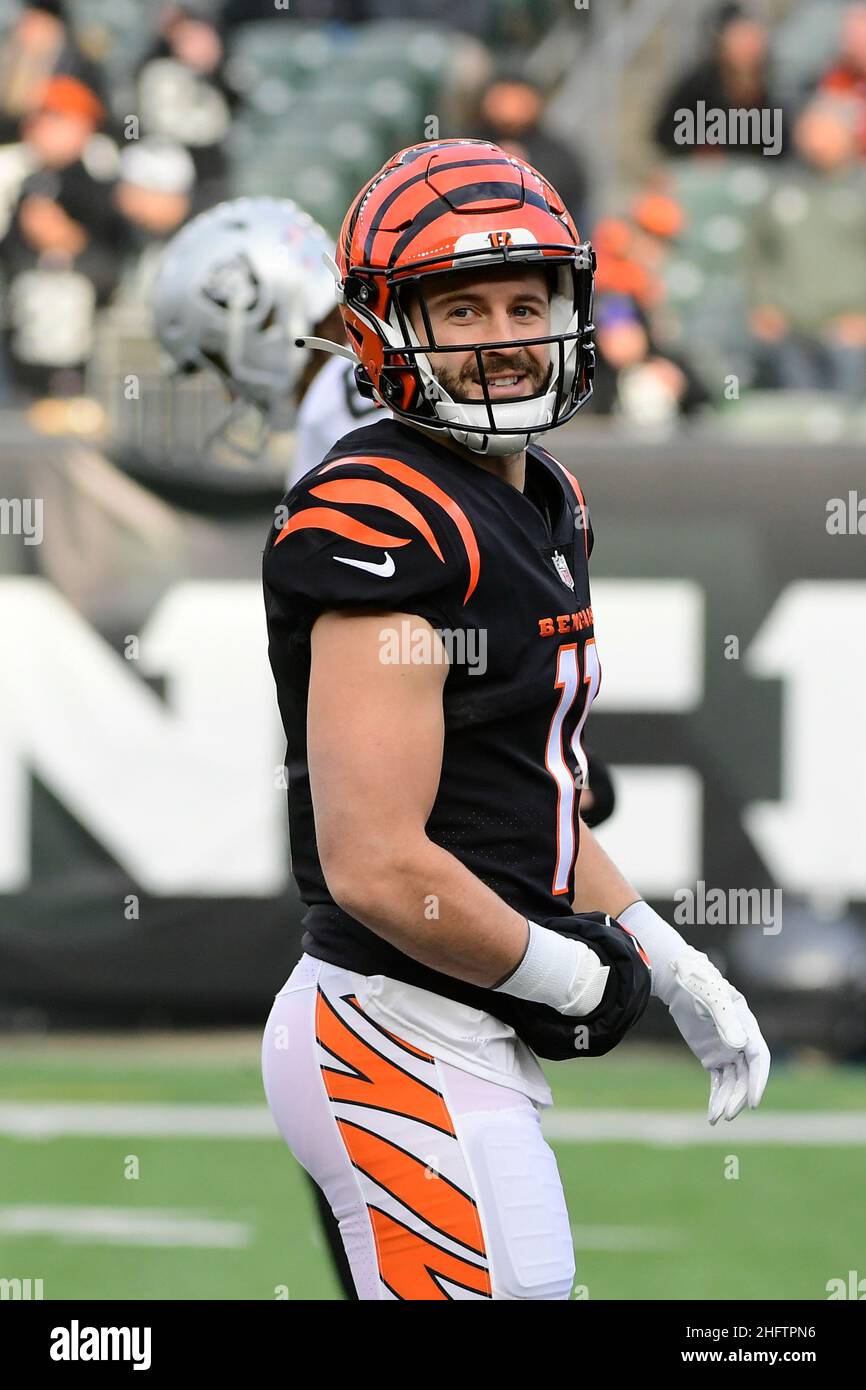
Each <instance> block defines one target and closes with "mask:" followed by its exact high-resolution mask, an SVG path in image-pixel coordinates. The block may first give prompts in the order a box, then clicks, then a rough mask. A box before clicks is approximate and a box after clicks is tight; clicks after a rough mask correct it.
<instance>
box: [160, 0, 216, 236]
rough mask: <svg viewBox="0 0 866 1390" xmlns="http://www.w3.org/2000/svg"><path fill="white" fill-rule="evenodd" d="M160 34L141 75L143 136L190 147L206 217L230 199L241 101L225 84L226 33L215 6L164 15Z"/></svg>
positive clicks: (174, 9)
mask: <svg viewBox="0 0 866 1390" xmlns="http://www.w3.org/2000/svg"><path fill="white" fill-rule="evenodd" d="M160 32H161V35H162V37H161V38H160V39H159V41H158V42H157V44H156V45H155V47H154V48H153V49H152V51H151V52H150V53H149V54H148V56H147V57H146V58H145V59H144V61H143V62H142V64H141V66H140V67H139V70H138V77H137V106H138V113H139V116H140V118H141V134H142V136H144V137H150V136H159V137H161V138H162V139H164V140H170V141H172V142H173V143H174V144H178V145H184V146H186V148H187V149H188V150H189V152H190V154H191V156H192V159H193V162H194V164H195V172H196V197H195V210H196V211H201V210H202V209H203V208H206V207H210V206H211V205H212V204H213V203H216V202H219V201H220V200H221V199H223V198H225V197H227V196H228V194H229V186H228V170H229V164H228V156H227V153H226V148H225V140H226V136H227V135H228V132H229V127H230V125H231V118H232V109H233V105H234V103H235V101H236V97H235V95H234V93H233V92H232V91H231V89H230V87H229V86H228V84H227V82H226V80H225V71H224V70H225V45H224V42H223V31H222V28H221V26H220V25H219V24H218V23H217V22H216V21H215V20H214V17H213V14H212V12H211V7H210V6H208V5H206V4H204V5H195V4H184V5H170V6H168V7H167V8H166V9H164V10H163V11H162V14H161V15H160Z"/></svg>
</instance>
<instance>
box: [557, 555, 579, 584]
mask: <svg viewBox="0 0 866 1390" xmlns="http://www.w3.org/2000/svg"><path fill="white" fill-rule="evenodd" d="M553 563H554V564H555V566H556V572H557V574H558V575H559V577H560V579H561V580H562V582H563V584H567V585H568V587H569V589H573V588H574V580H573V579H572V577H571V570H570V569H569V568H568V561H567V560H566V558H565V556H564V555H560V553H559V551H558V550H555V551H554V552H553Z"/></svg>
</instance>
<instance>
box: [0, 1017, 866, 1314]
mask: <svg viewBox="0 0 866 1390" xmlns="http://www.w3.org/2000/svg"><path fill="white" fill-rule="evenodd" d="M258 1048H259V1035H258V1034H253V1033H243V1034H233V1035H222V1036H220V1035H213V1036H207V1037H197V1038H190V1037H181V1038H172V1037H170V1036H163V1037H160V1038H156V1039H153V1040H150V1041H148V1042H132V1041H128V1040H118V1039H116V1038H108V1039H105V1040H97V1039H89V1040H88V1039H74V1040H68V1041H67V1042H65V1043H61V1042H58V1041H57V1040H52V1041H50V1042H45V1043H40V1044H33V1043H23V1042H19V1043H9V1042H7V1044H6V1045H5V1047H4V1049H3V1051H2V1054H0V1278H6V1279H11V1278H22V1279H23V1278H30V1279H37V1278H40V1279H42V1280H43V1293H44V1297H45V1298H46V1299H63V1298H72V1299H75V1298H93V1299H102V1298H121V1299H136V1298H166V1299H273V1298H274V1297H275V1290H276V1289H278V1288H281V1287H284V1288H285V1289H287V1290H288V1296H289V1297H290V1298H293V1299H335V1298H338V1297H340V1294H339V1291H338V1288H337V1285H336V1283H335V1280H334V1278H333V1275H332V1273H331V1268H330V1264H329V1259H328V1255H327V1252H326V1248H325V1245H324V1242H323V1239H322V1236H321V1234H320V1231H319V1229H318V1223H317V1217H316V1213H315V1209H314V1206H313V1203H312V1201H311V1197H310V1192H309V1188H308V1185H307V1182H306V1180H305V1178H304V1175H303V1174H302V1172H301V1170H300V1169H299V1168H298V1166H297V1164H296V1163H295V1161H294V1159H293V1158H292V1156H291V1154H290V1153H289V1152H288V1150H287V1149H286V1148H285V1146H284V1145H283V1143H282V1141H281V1139H280V1138H279V1137H278V1136H277V1135H276V1133H275V1132H274V1133H273V1135H272V1136H271V1135H269V1134H268V1132H267V1129H266V1128H265V1127H264V1126H261V1125H260V1126H259V1127H258V1130H257V1131H256V1132H255V1133H254V1134H253V1135H251V1136H250V1135H245V1136H243V1137H241V1136H237V1137H226V1131H228V1132H231V1128H232V1116H234V1115H238V1116H242V1115H250V1114H252V1113H253V1112H252V1111H251V1110H250V1107H261V1106H263V1104H264V1098H263V1094H262V1089H261V1080H260V1074H259V1054H258ZM548 1075H549V1077H550V1080H551V1084H552V1086H553V1090H554V1095H555V1098H556V1107H555V1110H554V1112H553V1114H554V1115H556V1116H557V1117H560V1116H561V1117H562V1119H563V1121H565V1120H573V1122H574V1123H575V1124H576V1126H577V1128H578V1130H579V1128H580V1116H579V1115H577V1116H573V1115H572V1116H569V1115H567V1114H566V1112H575V1111H578V1112H579V1111H602V1110H603V1111H604V1112H612V1111H615V1112H620V1114H621V1115H622V1116H624V1117H626V1118H628V1117H629V1116H631V1117H632V1119H634V1120H635V1124H633V1125H632V1129H633V1130H634V1131H635V1132H634V1133H633V1134H630V1135H629V1137H628V1138H626V1139H623V1140H617V1141H614V1140H611V1139H609V1138H608V1139H600V1140H598V1141H593V1142H574V1140H573V1139H572V1138H570V1137H565V1138H563V1139H558V1138H557V1139H552V1140H551V1142H552V1143H553V1146H554V1148H555V1150H556V1154H557V1158H558V1161H559V1165H560V1171H561V1173H562V1177H563V1181H564V1184H565V1191H566V1197H567V1199H568V1206H569V1212H570V1215H571V1220H572V1225H573V1230H574V1234H575V1250H576V1260H577V1280H578V1282H579V1283H580V1284H584V1285H586V1286H587V1288H588V1291H589V1297H590V1298H591V1299H608V1298H628V1299H681V1298H701V1299H726V1298H733V1299H737V1298H746V1299H757V1298H770V1299H824V1298H826V1290H825V1286H826V1283H827V1280H828V1279H831V1278H836V1277H841V1278H846V1279H847V1276H848V1271H849V1270H852V1269H853V1270H857V1271H858V1272H859V1277H863V1276H866V1201H864V1172H866V1142H864V1141H863V1138H860V1139H859V1141H857V1142H852V1141H851V1138H850V1136H848V1137H846V1138H845V1139H844V1142H838V1141H836V1142H827V1140H828V1134H827V1132H826V1126H827V1123H828V1121H829V1119H830V1115H829V1112H833V1114H834V1115H835V1116H837V1117H839V1116H841V1117H842V1118H843V1119H844V1117H845V1116H848V1117H857V1116H860V1117H862V1116H863V1112H864V1110H866V1076H864V1073H863V1072H862V1070H858V1069H855V1068H841V1067H834V1066H829V1065H823V1064H818V1063H814V1064H808V1065H807V1064H805V1063H799V1064H793V1063H792V1064H789V1065H787V1066H785V1065H777V1066H776V1067H775V1068H774V1072H773V1075H772V1077H771V1081H770V1086H769V1087H768V1090H767V1095H766V1097H765V1100H764V1104H763V1105H762V1107H761V1109H760V1111H758V1112H757V1113H756V1114H755V1115H752V1114H751V1113H748V1112H747V1113H745V1114H744V1115H742V1116H740V1117H739V1118H738V1119H737V1120H736V1121H734V1122H733V1123H732V1124H730V1125H728V1124H724V1123H723V1127H722V1128H717V1129H716V1130H709V1127H708V1126H707V1125H706V1121H705V1118H704V1116H705V1113H706V1099H707V1094H708V1084H707V1080H706V1077H705V1075H704V1073H703V1072H702V1071H701V1069H700V1067H699V1066H698V1065H697V1063H695V1062H693V1061H692V1059H691V1058H690V1056H689V1055H688V1054H687V1053H683V1052H680V1051H677V1050H671V1051H668V1050H667V1049H655V1048H653V1049H649V1048H647V1049H642V1048H639V1047H633V1048H631V1049H629V1048H627V1047H625V1048H622V1049H620V1050H619V1052H618V1053H616V1054H614V1055H613V1056H611V1057H608V1058H604V1059H601V1060H599V1061H596V1062H586V1063H565V1064H561V1065H559V1066H551V1067H550V1068H549V1070H548ZM56 1102H63V1103H64V1104H65V1105H67V1106H70V1105H77V1106H81V1107H85V1106H97V1107H99V1106H104V1105H106V1104H110V1105H116V1104H122V1105H126V1106H131V1107H133V1113H132V1114H131V1115H130V1118H129V1119H128V1120H127V1121H124V1122H123V1125H124V1127H123V1130H122V1132H121V1133H118V1134H101V1133H99V1132H98V1127H99V1120H98V1118H97V1119H96V1120H95V1121H94V1122H93V1123H94V1125H95V1127H96V1129H97V1132H94V1133H92V1134H85V1135H75V1136H73V1135H70V1134H59V1135H57V1136H55V1137H48V1136H46V1135H44V1134H43V1135H34V1134H25V1133H22V1132H21V1129H20V1117H21V1115H22V1113H23V1112H22V1110H21V1109H20V1105H21V1103H26V1105H27V1106H28V1107H33V1106H36V1107H43V1108H44V1107H46V1106H50V1105H53V1104H54V1103H56ZM154 1104H161V1105H178V1106H182V1107H183V1108H184V1109H183V1113H184V1114H189V1113H190V1112H189V1110H188V1107H198V1106H203V1105H208V1106H219V1107H228V1110H221V1111H220V1114H221V1115H222V1122H221V1123H222V1130H223V1137H207V1136H202V1135H193V1136H184V1137H157V1136H155V1135H151V1136H146V1135H143V1134H142V1133H141V1130H140V1128H139V1129H138V1130H137V1126H136V1119H135V1107H138V1106H140V1107H141V1111H140V1112H139V1113H141V1114H142V1115H143V1114H144V1113H145V1112H146V1111H147V1109H148V1107H149V1106H152V1105H154ZM636 1111H640V1112H647V1111H650V1112H665V1113H666V1114H670V1112H679V1113H681V1114H683V1115H684V1116H687V1117H689V1118H695V1117H697V1118H698V1119H700V1120H701V1122H702V1124H703V1127H704V1129H706V1130H707V1132H708V1133H709V1134H710V1135H712V1142H709V1143H694V1142H687V1141H684V1142H670V1141H668V1142H658V1141H657V1140H650V1141H648V1140H647V1139H646V1138H644V1137H643V1136H642V1135H641V1133H640V1127H641V1123H642V1122H641V1121H639V1120H637V1119H636V1117H635V1115H634V1112H636ZM38 1113H39V1110H38V1109H37V1114H38ZM75 1113H77V1112H75ZM82 1113H83V1112H82ZM550 1113H551V1112H548V1114H550ZM762 1116H775V1117H776V1118H777V1120H779V1121H781V1120H782V1119H784V1117H788V1119H789V1120H790V1122H791V1124H792V1125H794V1126H795V1127H796V1128H797V1136H796V1141H794V1142H782V1143H779V1142H774V1143H771V1142H751V1141H750V1140H749V1139H748V1137H747V1136H748V1130H749V1125H750V1122H752V1121H754V1120H756V1119H758V1118H759V1117H762ZM226 1117H227V1118H226ZM217 1128H219V1125H218V1126H217ZM732 1156H733V1157H734V1158H735V1159H737V1160H738V1162H739V1177H738V1178H736V1179H729V1178H726V1177H725V1171H726V1165H727V1167H728V1168H729V1169H730V1166H731V1157H732ZM136 1160H137V1173H138V1176H137V1177H132V1178H131V1177H128V1176H126V1173H127V1172H129V1171H131V1170H132V1169H133V1167H134V1165H135V1163H136Z"/></svg>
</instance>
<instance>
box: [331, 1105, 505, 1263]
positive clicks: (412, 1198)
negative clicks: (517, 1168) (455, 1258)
mask: <svg viewBox="0 0 866 1390" xmlns="http://www.w3.org/2000/svg"><path fill="white" fill-rule="evenodd" d="M337 1126H338V1128H339V1130H340V1133H341V1134H342V1136H343V1142H344V1143H345V1145H346V1149H347V1151H348V1153H349V1157H350V1158H351V1160H352V1162H353V1163H354V1165H355V1167H356V1168H360V1170H361V1172H362V1173H366V1174H367V1176H368V1177H370V1178H372V1179H373V1181H374V1182H375V1183H378V1185H379V1186H380V1187H381V1188H383V1189H384V1190H385V1191H386V1192H390V1193H391V1195H392V1197H396V1198H397V1200H398V1201H399V1202H402V1203H403V1205H404V1206H405V1207H408V1208H409V1210H410V1211H413V1212H415V1214H416V1215H417V1216H420V1217H421V1218H422V1219H423V1220H424V1221H426V1222H427V1224H428V1225H429V1226H431V1227H432V1228H433V1230H435V1231H438V1232H439V1233H440V1234H441V1235H444V1236H448V1237H449V1238H450V1239H451V1240H455V1241H457V1243H458V1244H459V1245H465V1246H466V1248H467V1249H468V1250H472V1251H474V1252H475V1254H477V1255H482V1256H483V1255H484V1253H485V1250H484V1236H483V1234H482V1231H481V1222H480V1220H479V1217H478V1208H477V1207H476V1205H475V1203H474V1202H473V1200H472V1198H471V1197H469V1196H468V1195H467V1194H466V1193H465V1192H462V1191H461V1190H460V1188H459V1187H455V1185H454V1184H453V1183H452V1182H449V1180H448V1179H447V1178H443V1177H442V1176H441V1174H435V1173H434V1174H432V1175H431V1173H430V1169H429V1167H428V1165H427V1164H426V1163H424V1162H423V1161H422V1160H421V1159H419V1158H416V1157H415V1156H414V1155H413V1154H410V1153H407V1152H406V1150H405V1149H401V1148H399V1147H398V1145H396V1144H392V1143H391V1142H390V1141H389V1140H388V1139H383V1138H382V1136H381V1135H379V1134H373V1133H371V1131H370V1130H368V1129H364V1128H362V1126H360V1125H356V1124H353V1123H352V1121H351V1120H343V1119H339V1118H338V1119H337Z"/></svg>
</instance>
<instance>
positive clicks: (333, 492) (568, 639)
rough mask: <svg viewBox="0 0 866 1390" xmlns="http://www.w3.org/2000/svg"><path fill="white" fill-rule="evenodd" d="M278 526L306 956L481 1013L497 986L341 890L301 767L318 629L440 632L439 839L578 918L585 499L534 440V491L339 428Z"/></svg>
mask: <svg viewBox="0 0 866 1390" xmlns="http://www.w3.org/2000/svg"><path fill="white" fill-rule="evenodd" d="M276 517H277V520H276V524H275V526H274V527H273V529H272V531H271V533H270V535H269V537H268V542H267V545H266V547H265V554H264V566H263V575H264V588H265V605H266V612H267V624H268V637H269V656H270V661H271V667H272V669H273V673H274V677H275V680H276V684H277V696H278V701H279V707H280V713H281V716H282V720H283V725H284V728H285V732H286V739H287V741H288V748H287V752H286V767H287V770H288V799H289V830H290V838H291V849H292V866H293V872H294V875H295V879H296V881H297V884H298V889H299V892H300V896H301V899H302V901H303V902H304V903H305V904H306V905H307V908H308V911H307V913H306V915H305V917H304V923H303V925H304V932H305V934H304V936H303V942H302V944H303V947H304V949H305V950H306V951H307V952H308V953H309V954H310V955H313V956H317V957H320V958H321V959H323V960H326V961H330V962H331V963H332V964H335V965H341V966H344V967H346V968H348V969H350V970H357V971H360V972H361V973H362V974H365V975H369V974H384V975H389V976H391V977H392V978H395V979H399V980H404V981H405V982H407V983H409V984H414V985H418V986H420V987H421V988H424V989H430V990H434V991H436V992H438V993H440V994H444V995H447V996H449V997H451V998H454V999H457V1000H460V1001H462V1002H464V1003H469V1004H471V1005H473V1006H474V1007H476V1008H485V1007H487V1004H489V1002H490V1000H489V991H487V990H484V989H481V988H479V987H477V986H474V985H469V984H466V983H464V982H462V981H459V980H456V979H453V978H452V977H450V976H447V975H443V974H440V973H439V972H437V971H434V970H431V969H429V968H428V967H426V966H424V965H421V964H420V963H419V962H418V961H415V960H414V959H412V958H411V957H409V956H408V955H406V954H404V953H403V952H401V951H399V950H398V949H397V948H396V947H394V946H392V945H391V944H390V943H388V942H386V941H384V940H383V939H382V938H381V937H379V936H377V935H376V933H375V932H373V931H371V930H370V929H369V928H367V927H365V926H364V925H363V923H361V922H358V921H356V920H355V919H354V918H352V917H350V916H349V915H348V914H347V913H345V912H344V911H342V910H341V909H340V908H339V907H338V906H337V905H336V904H335V903H334V901H333V899H332V898H331V896H330V894H329V893H328V888H327V885H326V883H325V879H324V876H323V873H322V867H321V864H320V862H319V856H318V852H317V848H316V836H315V829H314V822H313V806H312V800H311V796H310V783H309V773H308V768H307V753H306V717H307V690H308V685H309V674H310V630H311V628H312V625H313V623H314V622H315V620H316V618H317V616H318V615H319V614H320V613H322V612H323V611H325V610H327V609H343V610H347V611H351V610H352V609H353V608H364V609H367V610H369V609H370V608H374V609H375V608H377V607H378V608H381V609H382V611H390V612H398V613H400V612H403V613H411V614H418V615H420V616H421V617H423V618H426V619H427V620H428V622H430V623H431V624H432V626H433V627H434V628H435V629H436V630H437V631H438V632H439V634H440V636H441V639H442V641H443V644H444V645H445V649H446V651H447V652H448V654H449V670H448V674H447V677H446V679H445V684H444V688H443V702H444V729H445V734H444V748H443V758H442V771H441V778H440V782H439V790H438V794H437V796H436V800H435V803H434V806H433V809H432V811H431V813H430V817H429V820H428V822H427V826H426V832H427V835H428V836H429V838H430V839H431V840H433V841H435V843H437V844H439V845H442V846H443V847H444V848H445V849H447V850H449V851H450V852H451V853H452V854H454V855H455V856H456V858H458V859H459V860H461V862H462V863H463V864H465V865H466V867H467V868H468V869H470V870H471V871H472V872H473V873H474V874H476V875H477V876H478V878H480V879H481V880H482V881H483V882H484V883H486V884H487V885H488V886H489V887H490V888H492V889H493V890H494V892H496V893H498V894H499V896H500V897H501V898H503V899H504V900H505V902H507V903H508V904H509V905H510V906H511V907H513V908H515V909H516V910H517V911H518V912H521V913H523V914H525V915H526V916H528V917H531V918H533V919H534V920H536V921H538V920H541V919H543V918H547V917H552V916H557V915H567V914H569V913H570V912H571V899H572V897H573V892H574V861H575V858H576V854H577V847H578V835H579V816H578V803H579V799H580V789H581V786H582V785H583V783H584V782H585V779H586V755H585V752H584V750H583V746H582V733H583V727H584V724H585V721H586V717H587V714H588V712H589V707H590V704H591V702H592V699H593V697H594V696H595V693H596V691H597V689H598V684H599V679H600V670H599V664H598V658H597V654H596V647H595V637H594V630H593V620H592V607H591V603H590V594H589V576H588V560H589V555H590V552H591V550H592V540H593V537H592V528H591V526H590V522H589V516H588V513H587V508H586V504H585V501H584V499H583V495H582V493H581V491H580V488H579V486H578V485H577V484H576V483H575V482H574V480H573V479H571V475H570V474H568V473H567V472H566V470H565V469H564V468H563V467H562V466H561V465H560V464H559V463H557V462H556V461H555V460H554V459H553V458H552V457H551V455H550V454H548V453H547V452H546V451H545V450H543V449H541V448H539V447H538V446H536V445H531V446H530V447H529V449H528V450H527V456H526V485H525V491H524V492H520V491H518V489H517V488H516V487H514V486H513V485H512V484H510V483H507V482H505V481H504V480H503V479H501V478H499V477H497V476H496V475H494V474H492V473H490V472H489V471H488V470H487V469H485V468H482V467H481V466H480V465H479V464H477V463H474V462H471V461H470V460H469V459H466V458H464V457H462V456H461V455H459V454H457V453H456V452H455V451H453V450H452V449H449V448H447V447H446V446H444V445H443V444H441V443H439V442H438V441H437V440H435V439H434V438H431V437H430V436H428V435H425V434H422V433H421V432H420V431H419V430H416V429H413V428H412V427H411V426H408V425H405V424H402V423H401V422H399V421H396V420H393V419H387V420H382V421H380V422H378V423H376V424H373V425H367V426H365V427H363V428H361V429H358V430H355V431H353V432H352V433H351V434H347V435H345V436H344V437H343V438H342V439H340V440H339V441H338V442H337V444H336V445H335V446H334V447H333V449H332V450H331V451H330V453H329V454H328V455H327V457H326V458H325V459H324V460H323V461H322V464H321V465H320V466H319V467H318V468H314V469H313V470H311V471H310V472H309V473H307V474H306V475H305V476H304V477H303V478H302V479H301V480H300V481H299V482H297V483H296V484H295V486H294V487H293V488H292V489H291V491H290V492H289V493H288V494H287V496H286V498H285V499H284V501H283V503H282V504H281V506H280V507H279V508H278V509H277V513H276ZM401 655H402V659H408V655H407V653H406V652H405V650H404V651H402V652H397V653H395V659H399V658H400V656H401ZM501 998H502V996H497V999H498V1000H501Z"/></svg>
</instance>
